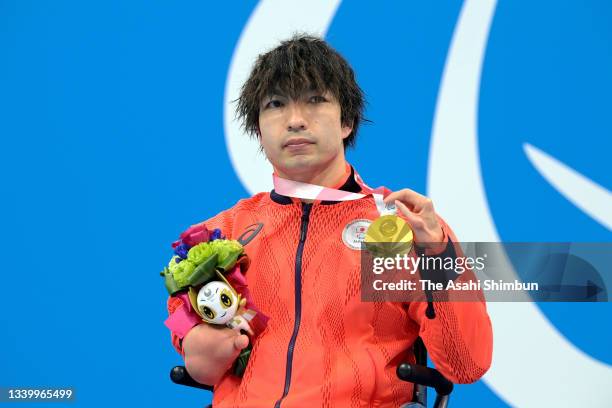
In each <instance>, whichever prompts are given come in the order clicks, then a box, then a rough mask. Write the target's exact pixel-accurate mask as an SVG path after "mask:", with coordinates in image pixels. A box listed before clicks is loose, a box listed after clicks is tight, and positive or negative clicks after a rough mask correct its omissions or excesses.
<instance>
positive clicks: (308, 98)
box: [259, 91, 352, 174]
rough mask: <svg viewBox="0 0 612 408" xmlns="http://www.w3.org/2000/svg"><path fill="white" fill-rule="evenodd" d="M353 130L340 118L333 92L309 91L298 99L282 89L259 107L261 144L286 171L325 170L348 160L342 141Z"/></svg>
mask: <svg viewBox="0 0 612 408" xmlns="http://www.w3.org/2000/svg"><path fill="white" fill-rule="evenodd" d="M351 131H352V128H351V127H348V126H342V124H341V122H340V105H339V104H338V102H337V101H336V99H335V98H334V97H333V95H332V94H331V93H330V92H325V93H320V92H315V91H311V92H307V93H306V94H304V95H301V96H300V98H298V99H297V100H293V99H291V98H289V97H287V96H284V95H281V94H280V93H278V94H275V95H270V96H269V97H266V98H264V100H263V101H262V102H261V105H260V111H259V132H260V140H261V145H262V146H263V149H264V151H265V153H266V156H267V157H268V160H270V162H271V163H272V165H273V166H274V167H275V168H276V169H277V170H280V171H281V172H282V173H285V174H286V173H294V172H301V171H312V170H323V169H325V168H326V167H327V166H329V165H330V164H331V163H332V162H334V161H337V160H341V161H342V162H344V147H343V144H342V141H343V139H344V138H346V137H347V136H348V135H349V134H350V133H351Z"/></svg>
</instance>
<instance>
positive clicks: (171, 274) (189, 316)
mask: <svg viewBox="0 0 612 408" xmlns="http://www.w3.org/2000/svg"><path fill="white" fill-rule="evenodd" d="M172 248H173V250H174V255H173V256H172V258H171V259H170V262H169V263H168V266H166V267H165V268H164V270H163V271H162V272H161V273H160V275H161V276H162V277H163V278H164V284H165V286H166V290H167V291H168V293H169V295H170V296H173V297H178V298H181V300H182V301H183V305H182V307H181V308H180V309H178V310H176V311H175V312H174V313H172V314H171V315H170V317H168V319H167V320H166V321H165V322H164V323H165V324H166V326H167V327H168V328H169V329H170V330H172V331H173V332H174V333H176V334H177V335H178V336H179V337H180V338H183V337H184V336H185V335H186V334H187V332H188V331H189V330H190V329H191V328H192V327H194V326H195V325H197V324H200V323H202V322H204V323H207V324H216V325H226V326H227V327H229V328H231V329H234V330H237V331H240V332H241V333H243V334H247V335H249V336H251V337H254V336H257V335H258V334H259V333H261V331H263V329H264V328H265V325H266V323H267V317H266V316H264V315H263V314H262V313H261V312H259V311H258V310H257V308H256V307H255V305H253V303H252V301H251V297H250V294H249V291H248V287H247V284H246V278H245V275H244V274H245V273H246V271H247V270H248V267H249V264H250V261H249V258H248V256H247V255H246V254H245V253H244V248H243V246H242V245H241V244H240V243H239V242H238V241H235V240H228V239H225V237H224V236H223V234H222V233H221V231H220V230H219V229H214V230H213V231H210V230H208V229H207V228H206V226H205V225H204V224H197V225H194V226H192V227H190V228H189V229H187V230H186V231H185V232H183V233H182V234H181V235H180V238H179V239H178V240H177V241H175V242H174V243H172ZM251 344H252V342H251V341H250V342H249V346H248V347H247V348H245V349H244V350H242V352H241V353H240V355H239V357H238V359H237V361H236V364H235V365H234V373H235V374H236V375H239V376H241V375H242V374H243V372H244V369H245V368H246V364H247V361H248V357H249V355H250V352H251V348H252V347H251Z"/></svg>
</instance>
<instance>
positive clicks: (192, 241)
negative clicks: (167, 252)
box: [172, 224, 210, 248]
mask: <svg viewBox="0 0 612 408" xmlns="http://www.w3.org/2000/svg"><path fill="white" fill-rule="evenodd" d="M209 236H210V232H209V231H208V228H206V225H204V224H196V225H192V226H191V227H189V228H188V229H187V230H186V231H184V232H183V233H182V234H181V239H179V240H178V241H174V242H173V243H172V248H176V247H177V246H179V245H180V244H181V243H184V244H187V245H189V247H194V246H196V245H198V244H199V243H201V242H208V239H209Z"/></svg>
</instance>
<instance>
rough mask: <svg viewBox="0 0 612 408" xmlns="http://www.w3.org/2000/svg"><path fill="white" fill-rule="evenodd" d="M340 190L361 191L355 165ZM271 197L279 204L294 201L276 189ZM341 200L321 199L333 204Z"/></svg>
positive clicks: (271, 193) (322, 202) (323, 203)
mask: <svg viewBox="0 0 612 408" xmlns="http://www.w3.org/2000/svg"><path fill="white" fill-rule="evenodd" d="M338 190H344V191H348V192H351V193H359V192H361V186H360V185H359V183H357V181H356V180H355V169H353V166H351V174H350V175H349V176H348V178H347V179H346V181H345V182H344V184H342V185H341V186H340V187H338ZM270 198H271V199H272V201H274V202H275V203H277V204H283V205H287V204H291V203H293V201H292V200H291V197H287V196H284V195H280V194H278V193H277V192H276V191H274V190H272V191H271V192H270ZM340 202H341V201H321V205H333V204H338V203H340Z"/></svg>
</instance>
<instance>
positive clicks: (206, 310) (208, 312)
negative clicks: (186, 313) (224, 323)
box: [202, 306, 215, 320]
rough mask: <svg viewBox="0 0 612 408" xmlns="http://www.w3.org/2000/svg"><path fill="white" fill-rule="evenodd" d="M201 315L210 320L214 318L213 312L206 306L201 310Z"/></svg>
mask: <svg viewBox="0 0 612 408" xmlns="http://www.w3.org/2000/svg"><path fill="white" fill-rule="evenodd" d="M202 313H204V316H206V317H208V318H209V319H210V320H213V319H214V318H215V312H214V311H213V310H212V309H211V308H210V307H208V306H204V307H203V308H202Z"/></svg>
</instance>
